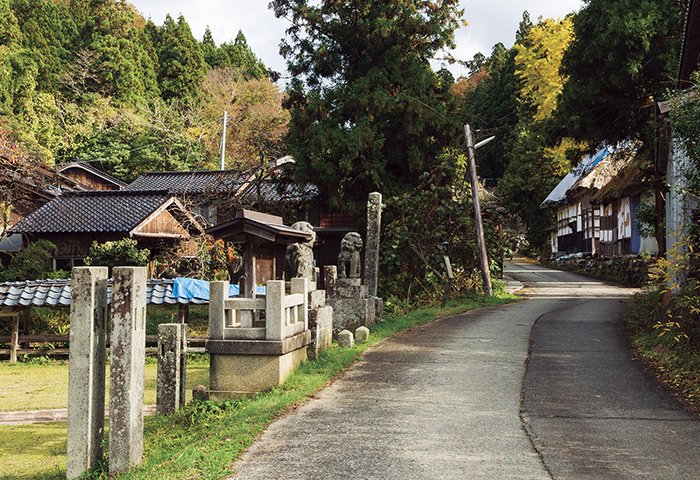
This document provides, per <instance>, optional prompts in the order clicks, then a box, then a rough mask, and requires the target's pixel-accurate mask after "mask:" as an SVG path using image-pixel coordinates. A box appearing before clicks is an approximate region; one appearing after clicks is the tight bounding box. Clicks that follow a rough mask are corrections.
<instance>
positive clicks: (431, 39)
mask: <svg viewBox="0 0 700 480" xmlns="http://www.w3.org/2000/svg"><path fill="white" fill-rule="evenodd" d="M270 5H271V7H272V8H273V9H274V12H275V15H276V16H277V17H286V18H287V19H288V20H289V21H290V22H291V23H292V26H291V27H289V29H288V30H287V35H288V38H289V39H288V40H284V41H283V42H282V45H281V49H280V51H281V53H282V54H283V56H284V57H285V58H286V59H287V67H288V70H289V72H290V73H291V75H292V77H293V78H292V81H291V83H290V85H289V86H288V92H287V93H288V95H289V98H288V101H287V102H286V105H287V106H288V107H289V108H290V113H291V119H290V129H289V133H288V134H287V136H286V141H287V145H288V147H289V150H290V153H291V154H292V156H293V157H294V159H295V160H296V162H297V163H296V166H297V178H298V179H299V180H301V181H312V182H314V183H316V184H317V185H318V186H319V189H320V191H321V194H322V195H323V197H324V199H325V200H326V202H327V204H328V205H329V206H330V207H332V208H341V207H342V208H343V209H345V210H347V211H356V210H358V209H359V205H361V204H362V203H364V202H365V201H366V198H367V194H368V193H369V192H371V191H375V190H379V191H382V192H383V193H384V194H385V195H389V196H391V195H395V194H398V193H401V192H405V191H407V190H410V189H411V188H412V187H414V186H415V185H416V184H417V182H418V177H419V176H420V174H421V173H422V172H424V171H426V170H427V169H429V168H430V166H431V165H434V164H435V163H436V162H437V160H436V159H437V157H438V154H439V152H440V151H441V150H442V149H443V148H444V147H445V146H447V145H450V144H451V143H453V142H454V141H455V138H456V137H457V138H459V137H460V135H459V134H460V132H461V129H460V127H459V126H458V125H456V124H455V122H454V121H453V116H452V115H451V114H450V113H451V111H452V108H453V106H452V102H453V97H452V94H451V93H450V91H449V87H450V85H451V83H452V79H451V77H450V76H448V75H438V74H436V73H435V72H433V71H432V69H431V68H430V63H429V61H430V59H431V58H433V56H434V55H435V54H436V53H437V52H438V51H440V50H441V49H443V48H451V47H454V30H455V29H456V28H457V26H458V19H459V17H460V16H461V15H462V11H460V10H459V9H458V1H457V0H445V1H441V2H431V1H425V0H381V1H372V0H353V1H350V2H338V1H335V0H324V1H321V2H312V1H307V0H301V1H299V0H274V1H272V2H271V4H270Z"/></svg>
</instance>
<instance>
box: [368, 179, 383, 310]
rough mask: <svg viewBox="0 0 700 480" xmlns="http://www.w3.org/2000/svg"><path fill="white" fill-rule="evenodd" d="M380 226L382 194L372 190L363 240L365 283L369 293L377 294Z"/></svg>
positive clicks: (374, 295)
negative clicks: (364, 238) (365, 234)
mask: <svg viewBox="0 0 700 480" xmlns="http://www.w3.org/2000/svg"><path fill="white" fill-rule="evenodd" d="M381 226H382V194H381V193H378V192H373V193H370V194H369V198H368V200H367V239H366V241H365V243H366V246H365V281H364V283H365V285H367V291H368V293H369V295H371V296H373V297H376V296H377V274H378V272H379V235H380V233H381Z"/></svg>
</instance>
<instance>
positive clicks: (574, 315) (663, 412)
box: [515, 265, 700, 480]
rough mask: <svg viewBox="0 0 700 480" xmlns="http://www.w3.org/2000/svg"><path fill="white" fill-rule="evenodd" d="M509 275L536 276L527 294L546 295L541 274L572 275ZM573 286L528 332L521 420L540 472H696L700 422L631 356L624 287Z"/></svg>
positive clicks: (620, 475)
mask: <svg viewBox="0 0 700 480" xmlns="http://www.w3.org/2000/svg"><path fill="white" fill-rule="evenodd" d="M517 267H518V266H517V265H516V268H517ZM521 267H522V265H521ZM515 275H516V276H518V277H519V278H520V280H521V281H523V282H525V283H526V284H528V283H529V281H532V280H534V283H533V285H536V286H537V288H536V289H534V290H533V291H532V293H533V295H534V297H535V298H534V299H533V300H537V298H538V296H539V295H551V292H552V290H551V289H549V288H547V289H543V288H542V286H541V285H542V282H541V280H542V279H545V280H549V279H552V278H564V279H565V280H564V281H567V282H569V281H570V279H571V276H570V275H569V274H565V273H563V272H551V273H550V272H547V273H543V272H541V271H540V270H539V269H528V268H527V267H525V268H523V271H522V273H521V274H517V273H516V274H515ZM574 281H576V280H574ZM578 290H579V291H578V293H577V295H576V296H575V297H574V298H571V299H566V300H565V301H564V302H563V303H562V307H563V308H558V309H557V310H554V311H551V312H549V313H546V314H544V315H543V316H542V317H540V318H539V319H538V321H537V323H536V324H535V327H534V329H533V331H532V346H531V357H530V362H529V364H528V367H527V373H526V375H525V381H524V383H523V413H522V418H523V420H524V421H525V424H526V427H527V429H528V431H529V432H530V434H531V435H532V437H533V439H536V440H535V445H536V446H537V448H538V451H540V453H541V455H542V459H543V461H544V464H545V465H546V467H547V469H548V470H549V471H550V473H551V474H552V476H553V478H556V479H560V478H561V479H620V480H622V479H655V480H659V479H674V480H677V479H698V478H700V448H698V445H700V443H699V442H700V422H699V421H698V418H697V417H695V416H693V415H691V414H689V413H687V412H685V411H683V409H682V408H681V406H680V405H679V404H678V403H677V402H676V401H674V400H673V399H671V398H669V397H668V396H667V395H665V394H664V393H663V392H662V391H661V390H660V389H659V388H657V386H656V385H655V384H654V383H653V382H652V381H651V380H650V379H649V377H648V376H647V375H645V374H644V373H643V371H642V370H641V368H640V365H639V364H638V363H637V362H635V361H634V360H633V359H632V358H631V356H630V353H629V349H628V344H627V342H626V338H625V335H624V332H623V331H622V326H621V324H620V322H619V321H618V319H619V318H620V317H622V316H623V315H624V313H625V298H624V296H620V293H623V292H620V291H619V290H618V289H611V288H608V287H606V286H604V285H601V284H593V283H591V282H585V283H582V284H581V286H580V287H579V289H578Z"/></svg>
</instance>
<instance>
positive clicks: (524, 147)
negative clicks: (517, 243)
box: [498, 12, 577, 249]
mask: <svg viewBox="0 0 700 480" xmlns="http://www.w3.org/2000/svg"><path fill="white" fill-rule="evenodd" d="M526 13H527V12H526ZM524 17H525V15H524ZM570 39H571V17H567V18H566V19H564V20H562V21H554V20H552V19H540V21H539V22H538V24H537V25H534V26H532V25H529V27H528V28H527V33H526V34H525V35H524V36H523V37H522V38H521V41H520V42H519V43H516V45H515V46H514V47H513V52H514V53H516V54H517V55H515V59H514V60H515V63H516V65H517V72H516V75H517V76H518V77H519V78H520V85H521V91H520V92H519V106H518V107H517V113H518V115H517V117H518V124H517V126H516V127H515V128H514V131H515V132H516V136H515V138H514V142H513V143H512V144H511V148H509V150H508V157H509V160H508V166H507V168H506V170H505V173H504V175H503V178H502V179H501V181H500V182H499V184H498V193H499V195H500V196H501V197H502V198H503V200H504V205H506V206H507V209H508V211H509V212H510V213H511V214H513V215H517V216H518V217H520V218H521V219H522V220H523V221H524V222H525V225H526V226H527V239H528V242H529V244H530V246H531V247H532V248H534V249H538V248H540V247H541V246H543V245H544V243H545V241H546V240H547V235H546V234H545V233H544V232H543V230H544V229H545V228H546V227H549V226H550V225H551V223H552V221H553V218H552V216H551V213H549V212H546V211H543V210H541V209H540V203H541V202H542V200H543V198H542V197H543V194H544V192H548V191H550V190H551V189H553V188H554V187H555V186H556V185H557V183H558V182H559V179H560V178H561V177H563V176H564V175H565V174H566V173H567V172H568V170H569V169H570V167H571V164H570V162H569V160H568V159H567V150H571V149H573V148H575V147H576V146H577V145H576V143H575V142H574V141H573V140H571V139H564V140H561V141H560V140H559V138H558V136H557V134H556V131H557V125H556V122H555V121H554V119H553V113H554V109H555V106H556V99H557V96H558V95H559V93H560V91H561V88H562V85H563V83H564V79H563V77H562V76H561V75H560V73H559V67H560V64H561V58H562V54H563V52H564V50H565V49H566V46H567V45H568V43H569V41H570Z"/></svg>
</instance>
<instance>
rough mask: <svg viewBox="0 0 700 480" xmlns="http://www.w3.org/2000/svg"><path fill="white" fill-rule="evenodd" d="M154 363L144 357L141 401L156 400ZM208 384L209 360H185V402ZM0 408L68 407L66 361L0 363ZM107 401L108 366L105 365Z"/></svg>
mask: <svg viewBox="0 0 700 480" xmlns="http://www.w3.org/2000/svg"><path fill="white" fill-rule="evenodd" d="M157 369H158V367H157V365H156V363H155V361H154V360H153V359H152V358H149V359H148V363H147V364H146V373H145V388H146V392H145V403H146V405H152V404H155V403H156V375H157ZM200 384H201V385H209V362H208V360H207V361H206V362H205V361H197V362H189V364H188V366H187V393H188V401H189V400H191V398H192V389H193V388H194V387H196V386H197V385H200ZM0 385H2V386H3V388H2V389H0V411H3V412H13V411H19V410H41V409H45V408H67V407H68V362H67V361H52V360H45V359H39V360H38V361H37V359H34V360H32V361H30V362H29V363H0ZM106 395H107V401H109V365H107V391H106Z"/></svg>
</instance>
